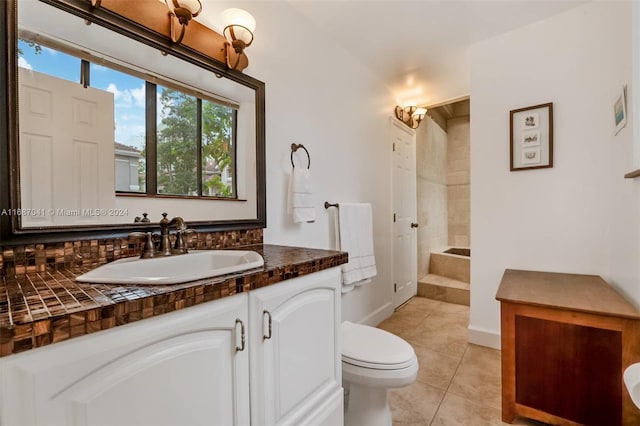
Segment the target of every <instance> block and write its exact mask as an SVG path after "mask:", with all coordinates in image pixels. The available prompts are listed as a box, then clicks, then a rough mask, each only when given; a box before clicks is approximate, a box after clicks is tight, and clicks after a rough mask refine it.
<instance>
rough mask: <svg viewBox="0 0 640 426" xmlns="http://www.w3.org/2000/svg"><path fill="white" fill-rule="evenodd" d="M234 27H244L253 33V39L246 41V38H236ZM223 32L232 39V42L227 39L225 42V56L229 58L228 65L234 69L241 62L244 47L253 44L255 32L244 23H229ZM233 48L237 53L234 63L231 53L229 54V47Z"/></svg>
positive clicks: (227, 37)
mask: <svg viewBox="0 0 640 426" xmlns="http://www.w3.org/2000/svg"><path fill="white" fill-rule="evenodd" d="M234 28H242V29H244V30H245V31H246V32H247V33H249V34H250V35H251V39H250V40H249V42H245V41H244V40H241V39H239V38H236V34H235V30H234ZM222 34H223V36H224V37H225V38H226V39H227V40H231V42H229V41H227V42H226V43H225V49H226V51H225V56H226V58H227V66H228V67H229V68H231V69H232V70H235V69H236V68H237V67H238V64H239V63H240V58H241V57H242V55H243V53H244V49H245V48H247V47H249V46H251V43H253V32H252V31H251V30H250V29H249V28H247V27H245V26H244V25H239V24H233V25H227V26H226V27H224V30H222ZM231 48H233V50H234V52H235V54H236V60H235V62H234V63H233V65H232V64H231V55H230V54H229V49H231Z"/></svg>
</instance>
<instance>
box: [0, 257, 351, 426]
mask: <svg viewBox="0 0 640 426" xmlns="http://www.w3.org/2000/svg"><path fill="white" fill-rule="evenodd" d="M339 282H340V279H339V269H338V268H332V269H328V270H324V271H321V272H317V273H313V274H309V275H305V276H304V277H300V278H295V279H291V280H287V281H284V282H282V283H278V284H276V285H272V286H268V287H265V288H263V289H259V290H254V291H250V292H248V293H241V294H237V295H234V296H229V297H225V298H223V299H220V300H216V301H212V302H208V303H203V304H201V305H197V306H193V307H189V308H187V309H183V310H179V311H175V312H171V313H168V314H164V315H160V316H158V317H154V318H148V319H144V320H141V321H138V322H134V323H131V324H127V325H123V326H120V327H115V328H112V329H109V330H104V331H100V332H97V333H95V334H90V335H86V336H82V337H77V338H73V339H70V340H68V341H65V342H60V343H55V344H53V345H48V346H45V347H42V348H38V349H32V350H29V351H26V352H23V353H18V354H15V355H10V356H8V357H3V358H0V381H1V385H2V387H1V389H0V391H1V395H0V426H18V425H126V426H135V425H154V426H161V425H172V426H179V425H189V426H194V425H205V424H206V425H225V426H229V425H249V424H252V425H279V424H291V425H298V424H325V425H331V426H336V425H341V424H342V422H343V420H342V419H343V412H342V406H343V401H342V387H341V362H340V339H339V337H340V334H339V327H340V290H339V285H340V284H339ZM269 317H270V319H271V331H270V332H269ZM243 333H244V342H243V338H242V335H243ZM263 336H264V337H263Z"/></svg>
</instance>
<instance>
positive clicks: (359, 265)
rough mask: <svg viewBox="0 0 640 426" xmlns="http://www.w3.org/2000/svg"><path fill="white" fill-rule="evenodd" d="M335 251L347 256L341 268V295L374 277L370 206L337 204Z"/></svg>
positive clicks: (375, 271) (374, 264) (374, 262)
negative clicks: (346, 260)
mask: <svg viewBox="0 0 640 426" xmlns="http://www.w3.org/2000/svg"><path fill="white" fill-rule="evenodd" d="M336 225H337V226H336V228H337V229H336V240H337V242H338V249H339V250H341V251H346V252H348V253H349V262H348V263H345V264H343V265H342V285H343V288H342V292H343V293H346V292H349V291H351V290H353V288H354V287H359V286H361V285H363V284H367V283H369V282H371V278H373V277H375V276H376V275H377V273H378V271H377V270H376V259H375V256H374V254H373V219H372V213H371V204H352V203H340V206H339V207H338V221H337V224H336Z"/></svg>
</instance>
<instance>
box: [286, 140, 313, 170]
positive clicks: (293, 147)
mask: <svg viewBox="0 0 640 426" xmlns="http://www.w3.org/2000/svg"><path fill="white" fill-rule="evenodd" d="M299 148H302V149H304V152H306V153H307V160H308V161H309V163H308V164H307V169H309V168H311V156H310V155H309V151H307V148H305V146H304V145H302V144H301V143H292V144H291V167H293V168H295V167H296V165H295V164H293V153H294V152H296V151H297V150H298V149H299Z"/></svg>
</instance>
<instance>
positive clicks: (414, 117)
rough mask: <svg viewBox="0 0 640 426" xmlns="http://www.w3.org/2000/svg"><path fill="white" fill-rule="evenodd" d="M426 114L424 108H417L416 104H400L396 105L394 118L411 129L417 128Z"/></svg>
mask: <svg viewBox="0 0 640 426" xmlns="http://www.w3.org/2000/svg"><path fill="white" fill-rule="evenodd" d="M426 114H427V109H426V108H418V107H417V106H408V107H404V108H403V107H401V106H396V118H397V119H398V120H400V121H402V122H403V123H404V124H406V125H407V126H409V127H411V128H412V129H417V128H418V126H419V125H420V122H421V121H422V119H423V118H424V116H425V115H426Z"/></svg>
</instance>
